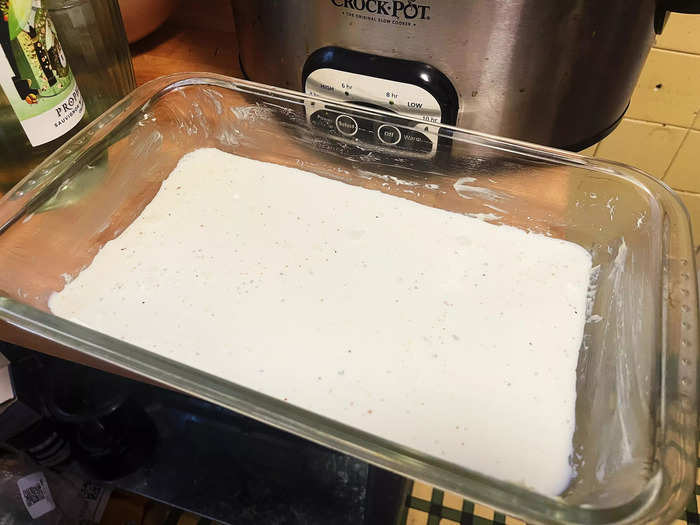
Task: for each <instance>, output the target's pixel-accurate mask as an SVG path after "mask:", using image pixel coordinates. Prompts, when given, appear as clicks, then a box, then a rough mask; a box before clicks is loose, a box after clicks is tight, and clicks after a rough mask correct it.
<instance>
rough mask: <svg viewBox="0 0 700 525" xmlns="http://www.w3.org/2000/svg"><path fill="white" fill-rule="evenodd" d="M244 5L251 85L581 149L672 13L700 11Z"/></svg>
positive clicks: (520, 4)
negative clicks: (309, 94) (312, 94)
mask: <svg viewBox="0 0 700 525" xmlns="http://www.w3.org/2000/svg"><path fill="white" fill-rule="evenodd" d="M232 4H233V10H234V15H235V21H236V30H237V34H238V41H239V50H240V61H241V67H242V69H243V71H244V73H245V75H246V76H247V77H249V78H250V79H252V80H255V81H259V82H264V83H267V84H273V85H277V86H282V87H287V88H291V89H296V90H300V91H306V92H311V93H316V94H321V95H323V96H325V97H330V98H333V99H336V100H344V101H351V102H356V103H360V104H365V105H372V106H375V107H380V108H383V109H389V110H392V111H395V112H396V113H398V114H406V115H412V116H419V117H421V118H424V119H425V120H426V121H429V122H438V121H439V122H442V123H446V124H456V125H458V126H460V127H465V128H470V129H475V130H479V131H483V132H487V133H493V134H496V135H503V136H507V137H513V138H518V139H521V140H527V141H531V142H537V143H540V144H546V145H552V146H557V147H562V148H567V149H572V150H578V149H583V148H585V147H587V146H588V145H590V144H593V143H595V142H597V141H599V140H600V139H602V138H603V137H604V136H606V135H607V134H608V133H610V132H611V131H612V130H613V129H614V128H615V126H616V125H617V123H618V122H619V121H620V119H621V118H622V116H623V114H624V113H625V110H626V109H627V106H628V104H629V100H630V97H631V95H632V91H633V89H634V86H635V84H636V82H637V78H638V77H639V73H640V70H641V68H642V65H643V64H644V61H645V59H646V56H647V54H648V52H649V49H650V47H651V45H652V43H653V41H654V36H655V33H659V32H660V31H661V30H662V28H663V24H664V22H665V19H666V15H667V13H668V11H669V10H677V11H682V12H700V2H699V1H665V0H637V1H629V0H584V1H580V2H567V1H564V2H562V1H555V0H284V1H279V0H257V1H256V2H250V1H248V0H232ZM348 86H349V88H348ZM335 124H336V123H335V122H334V123H333V124H330V123H329V124H328V125H335ZM339 125H340V126H341V127H340V128H338V130H339V131H340V132H341V133H344V134H348V133H351V132H352V131H353V129H354V127H353V124H352V122H350V121H349V120H347V119H344V120H342V119H341V122H340V124H339ZM341 128H342V129H341ZM385 138H386V139H387V141H386V142H385V141H382V142H383V143H384V144H385V145H386V144H388V143H390V142H391V141H392V140H394V137H392V136H391V135H388V136H387V137H385ZM389 145H390V144H389Z"/></svg>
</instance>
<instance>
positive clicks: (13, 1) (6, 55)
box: [0, 0, 135, 194]
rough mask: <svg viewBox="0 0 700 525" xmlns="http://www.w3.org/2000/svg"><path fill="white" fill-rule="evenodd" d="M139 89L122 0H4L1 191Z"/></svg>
mask: <svg viewBox="0 0 700 525" xmlns="http://www.w3.org/2000/svg"><path fill="white" fill-rule="evenodd" d="M134 87H135V82H134V74H133V69H132V66H131V57H130V55H129V48H128V43H127V40H126V35H125V32H124V27H123V24H122V20H121V14H120V12H119V7H118V4H117V0H99V1H97V2H91V1H89V0H0V194H2V193H3V192H5V191H7V190H8V189H9V188H10V187H12V186H13V185H14V184H15V183H17V182H18V181H19V180H21V179H22V178H23V177H24V176H25V175H26V174H27V173H28V172H29V171H30V170H31V169H32V168H33V167H34V166H36V165H37V164H38V163H39V162H41V160H43V159H44V158H45V157H46V156H47V155H49V154H50V153H51V152H53V151H54V150H55V149H56V148H58V147H59V146H60V145H61V144H63V143H64V142H65V141H66V140H68V139H69V138H70V137H72V136H73V135H74V134H75V133H77V132H78V131H79V130H80V129H81V128H82V127H84V126H85V125H86V124H87V123H88V122H89V121H90V120H92V119H93V118H95V117H97V116H98V115H100V114H101V113H102V112H103V111H104V110H105V109H107V108H108V107H109V106H111V105H112V104H114V103H115V102H116V101H117V100H119V99H120V98H122V97H123V96H124V95H125V94H127V93H128V92H129V91H131V90H132V89H133V88H134Z"/></svg>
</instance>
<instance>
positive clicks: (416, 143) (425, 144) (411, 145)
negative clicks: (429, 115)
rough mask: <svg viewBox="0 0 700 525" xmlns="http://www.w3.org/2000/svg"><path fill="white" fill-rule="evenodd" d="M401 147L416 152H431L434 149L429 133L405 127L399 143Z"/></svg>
mask: <svg viewBox="0 0 700 525" xmlns="http://www.w3.org/2000/svg"><path fill="white" fill-rule="evenodd" d="M399 147H400V148H401V149H405V150H410V151H415V152H416V153H429V152H430V151H432V149H433V141H432V140H430V138H429V137H428V136H427V135H424V134H423V133H420V132H419V131H414V130H412V129H405V130H404V132H403V140H402V141H401V144H399Z"/></svg>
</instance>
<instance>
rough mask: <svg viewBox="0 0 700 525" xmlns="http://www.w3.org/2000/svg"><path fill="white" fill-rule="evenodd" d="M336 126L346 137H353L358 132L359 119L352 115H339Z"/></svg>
mask: <svg viewBox="0 0 700 525" xmlns="http://www.w3.org/2000/svg"><path fill="white" fill-rule="evenodd" d="M335 127H336V128H337V129H338V131H340V132H341V133H342V134H343V135H345V136H346V137H352V136H353V135H355V134H356V133H357V121H356V120H355V119H354V118H352V117H351V116H350V115H338V116H337V117H336V119H335Z"/></svg>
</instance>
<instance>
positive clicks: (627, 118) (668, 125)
mask: <svg viewBox="0 0 700 525" xmlns="http://www.w3.org/2000/svg"><path fill="white" fill-rule="evenodd" d="M623 120H629V121H631V122H642V123H646V124H658V125H659V126H664V127H666V128H677V129H684V130H686V131H687V130H689V129H690V128H691V126H692V125H693V123H694V122H695V120H693V121H692V122H691V123H690V126H679V125H678V124H669V123H668V122H659V121H657V120H646V119H643V118H634V117H623ZM612 133H615V132H614V131H613V132H612ZM612 133H611V135H612Z"/></svg>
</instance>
